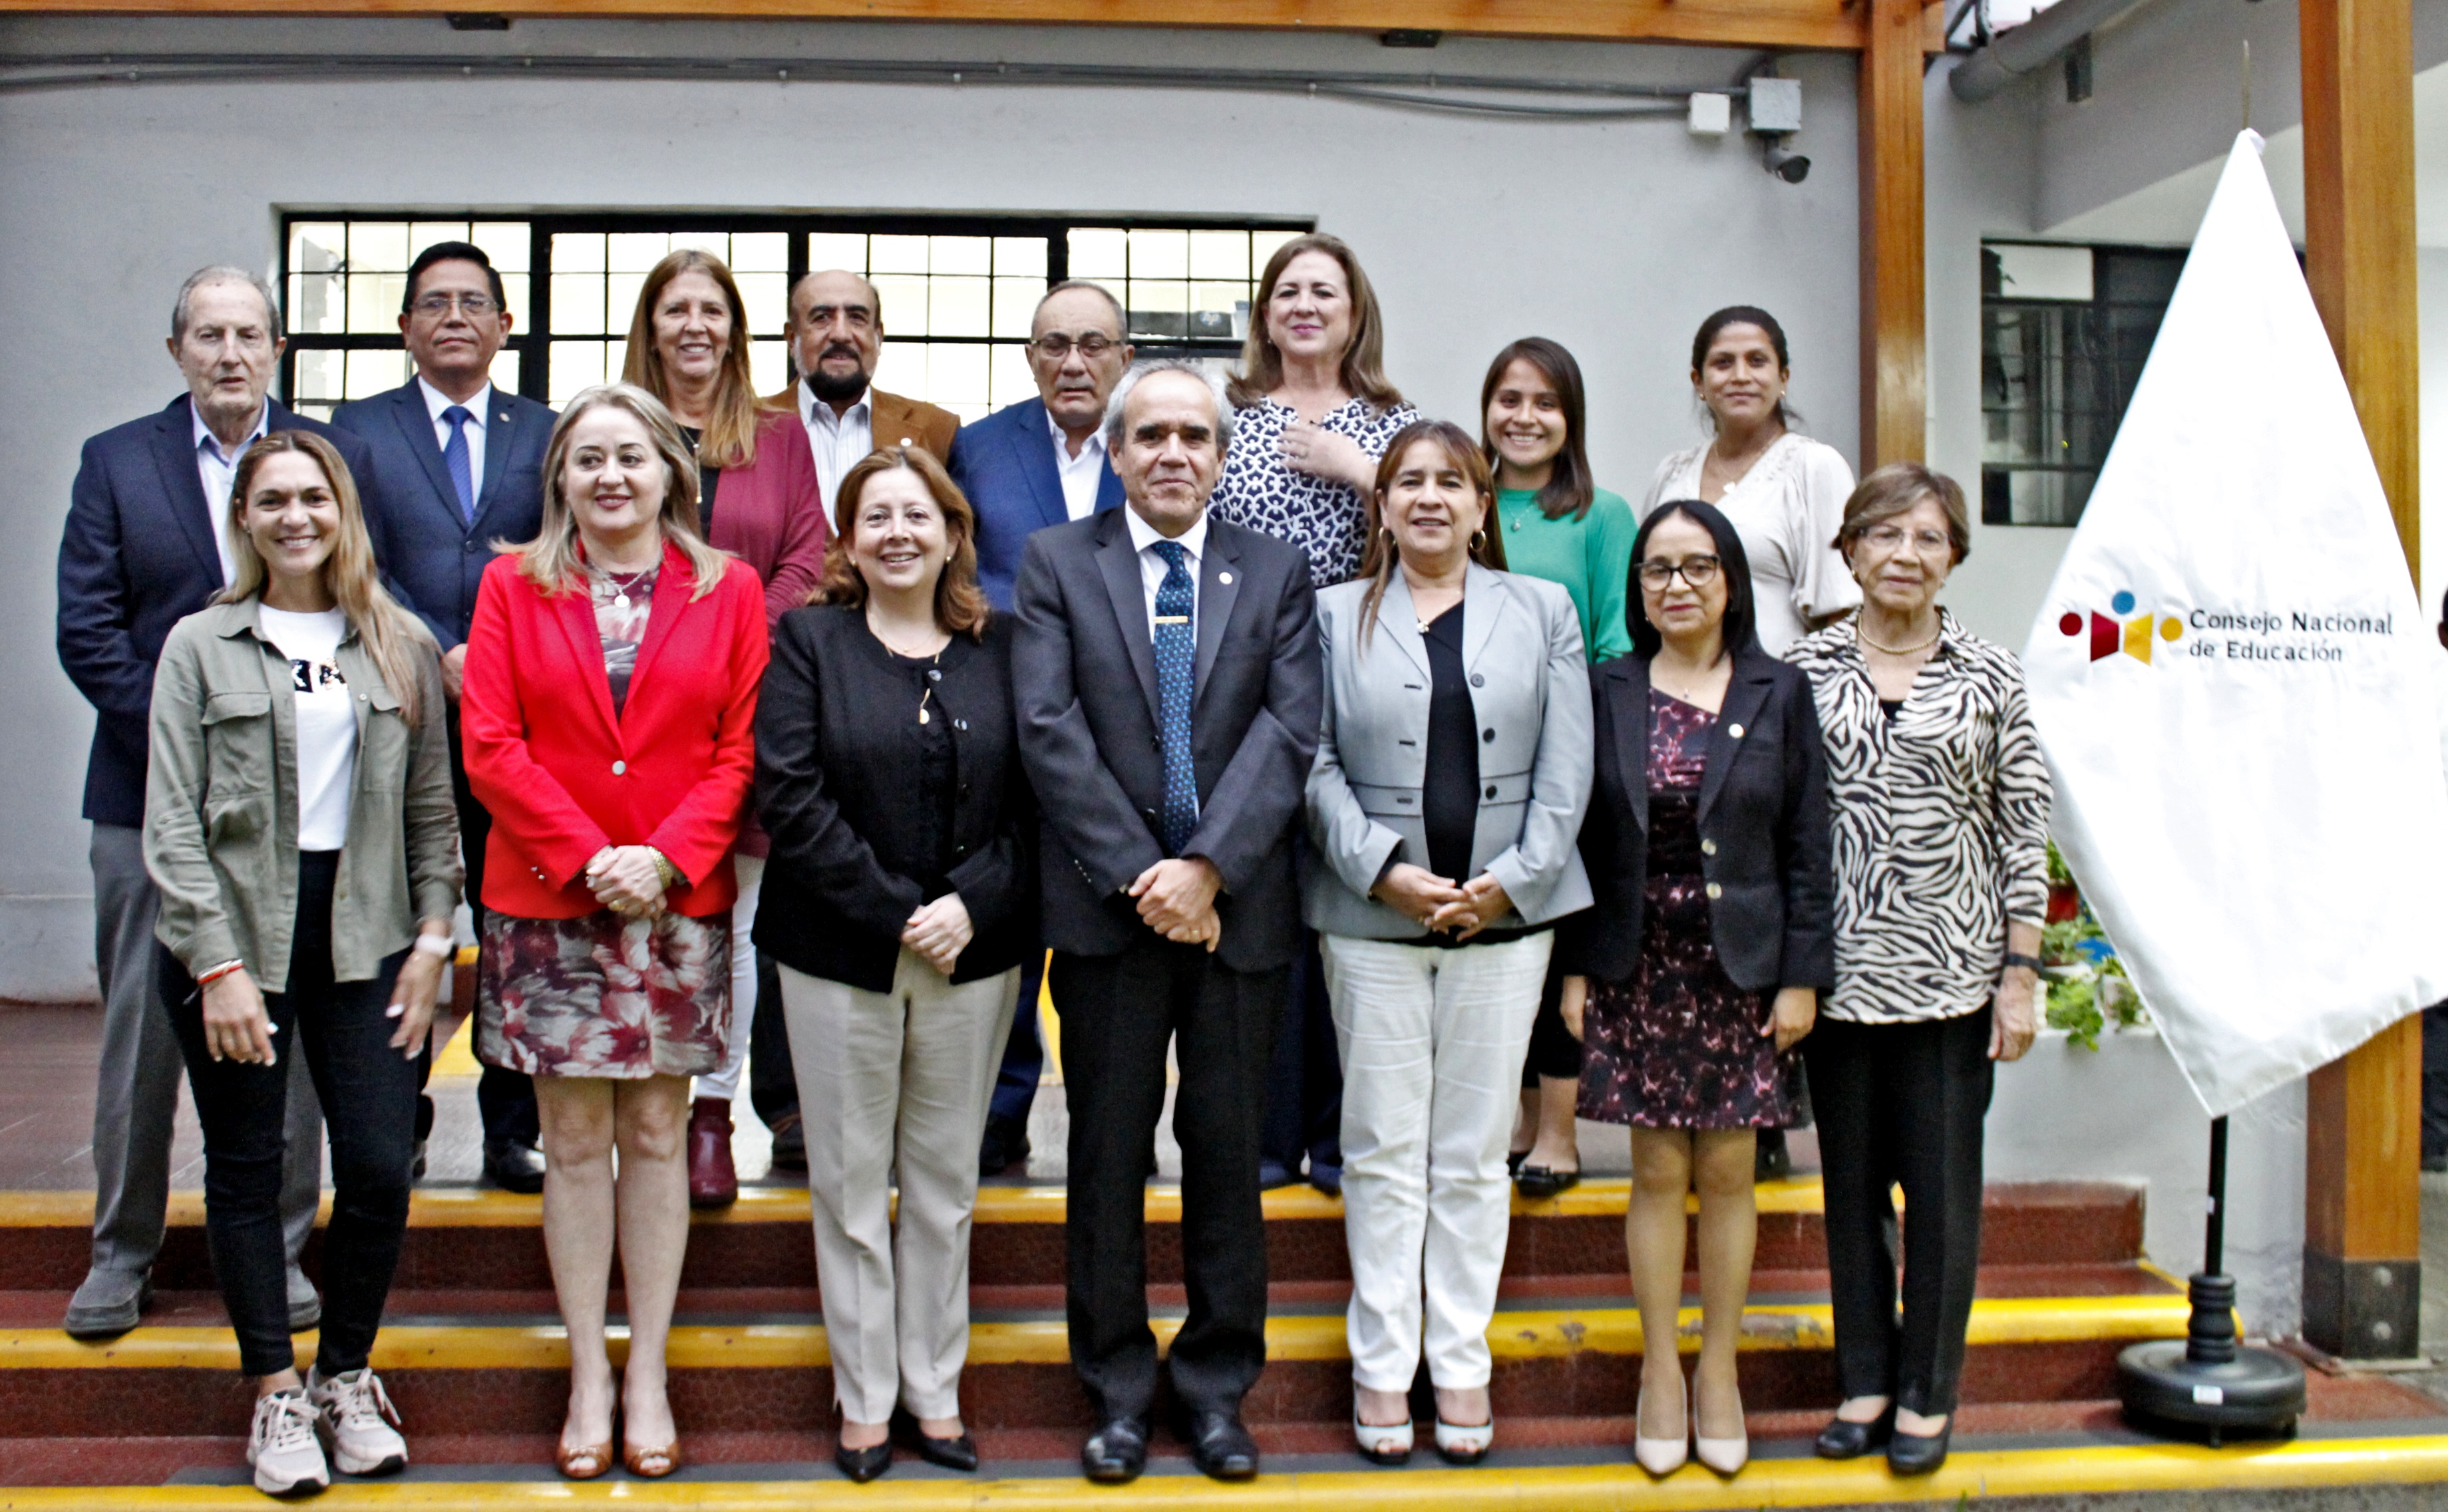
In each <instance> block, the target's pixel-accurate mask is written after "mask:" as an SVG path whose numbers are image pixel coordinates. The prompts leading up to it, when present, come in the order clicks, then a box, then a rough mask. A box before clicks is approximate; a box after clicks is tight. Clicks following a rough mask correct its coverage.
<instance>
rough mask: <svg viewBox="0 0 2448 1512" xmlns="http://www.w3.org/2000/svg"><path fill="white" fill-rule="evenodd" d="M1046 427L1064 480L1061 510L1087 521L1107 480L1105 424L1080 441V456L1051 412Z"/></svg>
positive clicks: (1200, 526) (1202, 529)
mask: <svg viewBox="0 0 2448 1512" xmlns="http://www.w3.org/2000/svg"><path fill="white" fill-rule="evenodd" d="M1045 428H1046V429H1047V430H1049V431H1051V432H1053V434H1054V470H1055V472H1057V473H1058V474H1060V475H1061V479H1062V512H1063V513H1064V514H1066V515H1069V516H1070V517H1071V518H1072V519H1074V520H1085V519H1087V518H1088V517H1089V516H1090V515H1093V514H1095V513H1096V512H1097V489H1098V487H1099V486H1100V484H1102V483H1103V482H1104V481H1105V427H1104V426H1102V425H1099V426H1098V427H1097V428H1096V429H1094V430H1092V431H1090V432H1089V433H1088V439H1087V440H1086V441H1084V442H1081V444H1080V455H1079V456H1077V457H1074V456H1072V455H1071V438H1070V436H1069V435H1068V434H1067V433H1065V432H1064V430H1063V429H1062V427H1061V425H1057V424H1055V420H1054V416H1053V414H1052V413H1051V412H1049V413H1048V414H1047V415H1046V417H1045ZM1198 529H1199V532H1200V534H1201V535H1202V536H1204V534H1205V533H1206V530H1207V520H1206V517H1205V516H1203V515H1202V516H1200V517H1199V522H1198Z"/></svg>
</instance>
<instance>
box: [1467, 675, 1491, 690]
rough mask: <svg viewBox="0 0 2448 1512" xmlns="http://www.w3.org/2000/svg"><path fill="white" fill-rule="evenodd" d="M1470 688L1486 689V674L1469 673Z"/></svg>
mask: <svg viewBox="0 0 2448 1512" xmlns="http://www.w3.org/2000/svg"><path fill="white" fill-rule="evenodd" d="M1470 686H1472V687H1473V688H1484V687H1486V686H1487V676H1486V674H1485V673H1483V672H1473V673H1471V674H1470Z"/></svg>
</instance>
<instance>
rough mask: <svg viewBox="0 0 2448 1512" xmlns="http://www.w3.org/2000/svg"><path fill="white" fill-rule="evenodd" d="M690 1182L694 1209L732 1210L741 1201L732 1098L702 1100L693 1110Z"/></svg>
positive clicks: (690, 1137) (690, 1120)
mask: <svg viewBox="0 0 2448 1512" xmlns="http://www.w3.org/2000/svg"><path fill="white" fill-rule="evenodd" d="M688 1181H689V1206H691V1207H729V1206H730V1205H731V1204H732V1203H734V1202H736V1201H738V1200H739V1172H738V1171H737V1170H736V1168H735V1167H734V1166H733V1165H732V1163H731V1102H730V1100H729V1099H728V1098H721V1097H700V1098H698V1100H697V1101H696V1102H695V1103H694V1104H691V1105H690V1106H689V1127H688Z"/></svg>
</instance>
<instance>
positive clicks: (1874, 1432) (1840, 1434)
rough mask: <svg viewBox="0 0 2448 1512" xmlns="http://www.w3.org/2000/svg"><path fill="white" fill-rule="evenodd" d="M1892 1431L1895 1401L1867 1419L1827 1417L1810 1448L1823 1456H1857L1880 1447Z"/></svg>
mask: <svg viewBox="0 0 2448 1512" xmlns="http://www.w3.org/2000/svg"><path fill="white" fill-rule="evenodd" d="M1895 1431H1896V1405H1895V1404H1894V1403H1893V1402H1890V1403H1888V1404H1887V1409H1886V1410H1885V1411H1884V1412H1882V1413H1880V1414H1879V1415H1878V1416H1877V1417H1874V1418H1872V1419H1871V1420H1870V1421H1869V1422H1867V1423H1848V1422H1846V1420H1845V1419H1843V1418H1830V1419H1828V1420H1827V1426H1826V1427H1824V1428H1821V1429H1820V1430H1819V1437H1818V1438H1817V1439H1815V1440H1813V1441H1812V1442H1811V1445H1810V1452H1812V1453H1813V1454H1816V1455H1818V1456H1819V1457H1820V1458H1821V1459H1823V1460H1858V1459H1860V1458H1861V1457H1862V1456H1863V1455H1865V1454H1867V1453H1869V1452H1870V1451H1871V1450H1872V1449H1877V1448H1884V1447H1885V1446H1886V1443H1887V1441H1888V1440H1889V1439H1890V1438H1892V1437H1894V1435H1895Z"/></svg>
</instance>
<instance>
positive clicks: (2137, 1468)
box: [0, 1430, 2448, 1512]
mask: <svg viewBox="0 0 2448 1512" xmlns="http://www.w3.org/2000/svg"><path fill="white" fill-rule="evenodd" d="M1500 1431H1501V1430H1500ZM411 1442H413V1441H412V1440H411ZM1499 1442H1500V1443H1501V1439H1500V1441H1499ZM1499 1452H1501V1449H1500V1451H1499ZM2443 1481H2448V1436H2423V1437H2407V1438H2398V1439H2328V1440H2316V1441H2309V1442H2305V1441H2298V1442H2295V1443H2291V1444H2281V1445H2272V1446H2230V1447H2227V1448H2221V1449H2210V1448H2204V1447H2201V1446H2197V1445H2173V1444H2171V1445H2117V1446H2096V1447H2091V1448H2078V1449H2003V1450H1989V1451H1981V1450H1969V1449H1966V1450H1959V1451H1957V1452H1956V1453H1955V1454H1954V1455H1953V1456H1951V1457H1950V1458H1949V1459H1948V1460H1947V1462H1946V1465H1945V1467H1944V1468H1943V1469H1941V1470H1940V1471H1938V1473H1936V1474H1935V1475H1930V1476H1924V1477H1920V1478H1917V1479H1914V1480H1909V1481H1903V1480H1898V1479H1897V1478H1896V1477H1894V1476H1892V1475H1889V1474H1888V1473H1887V1470H1886V1466H1885V1465H1884V1462H1882V1461H1880V1460H1879V1459H1878V1458H1877V1457H1875V1456H1871V1457H1866V1458H1865V1459H1860V1460H1853V1461H1849V1462H1846V1463H1842V1464H1839V1463H1832V1462H1829V1461H1826V1460H1812V1459H1801V1460H1754V1461H1752V1462H1751V1464H1750V1466H1749V1467H1748V1468H1747V1469H1745V1470H1744V1471H1743V1473H1742V1474H1740V1475H1738V1476H1736V1477H1734V1478H1733V1479H1732V1480H1731V1481H1724V1480H1719V1479H1718V1478H1717V1477H1716V1476H1715V1475H1714V1474H1712V1473H1711V1472H1710V1471H1708V1470H1707V1469H1704V1468H1702V1467H1701V1466H1700V1465H1696V1464H1694V1465H1686V1466H1685V1467H1684V1468H1683V1469H1682V1470H1680V1471H1678V1472H1677V1473H1675V1474H1674V1475H1672V1476H1669V1477H1667V1478H1666V1479H1665V1480H1664V1481H1652V1480H1651V1479H1650V1478H1649V1477H1648V1476H1647V1475H1645V1474H1643V1473H1642V1472H1641V1471H1640V1470H1638V1469H1636V1468H1635V1467H1634V1466H1633V1465H1569V1466H1565V1465H1558V1466H1542V1467H1523V1468H1520V1469H1508V1468H1504V1467H1502V1466H1501V1465H1491V1466H1487V1467H1484V1468H1481V1469H1476V1470H1448V1469H1431V1468H1425V1467H1422V1468H1418V1469H1411V1470H1405V1471H1401V1472H1399V1473H1396V1474H1393V1475H1390V1476H1389V1475H1388V1474H1387V1473H1386V1472H1383V1471H1366V1470H1351V1471H1332V1470H1329V1471H1305V1472H1302V1473H1299V1474H1293V1475H1282V1474H1277V1475H1263V1476H1260V1477H1259V1478H1258V1479H1257V1480H1255V1481H1253V1482H1250V1483H1248V1484H1242V1485H1222V1484H1217V1483H1215V1482H1213V1481H1209V1480H1207V1479H1205V1478H1204V1477H1201V1476H1195V1475H1164V1476H1149V1477H1146V1478H1144V1479H1142V1480H1139V1481H1137V1482H1134V1483H1132V1484H1129V1485H1124V1486H1091V1485H1089V1484H1086V1483H1085V1482H1082V1481H1078V1480H1073V1479H1069V1478H1067V1477H1049V1478H1046V1479H1043V1480H1027V1481H995V1480H979V1481H966V1482H944V1481H897V1480H893V1479H889V1478H888V1479H886V1480H883V1481H878V1482H876V1483H874V1484H870V1485H851V1484H848V1483H846V1482H843V1481H839V1480H834V1479H830V1478H828V1479H821V1480H816V1481H812V1482H811V1481H801V1482H791V1481H767V1482H721V1481H690V1482H686V1483H681V1484H674V1483H671V1482H636V1481H624V1480H607V1481H598V1482H591V1483H587V1484H565V1483H562V1484H555V1483H545V1482H532V1481H530V1482H489V1483H470V1484H449V1483H442V1482H413V1483H392V1484H384V1483H381V1482H364V1481H354V1482H353V1481H348V1480H341V1481H339V1482H338V1483H337V1484H335V1485H334V1486H333V1487H332V1489H331V1490H329V1491H327V1492H325V1493H324V1494H323V1495H321V1496H319V1497H317V1498H316V1501H315V1505H316V1506H317V1507H321V1508H351V1507H383V1508H392V1507H396V1508H406V1509H419V1512H426V1509H434V1512H438V1509H441V1508H446V1507H464V1508H469V1509H492V1508H507V1509H516V1508H527V1507H534V1508H547V1507H548V1508H563V1507H573V1506H607V1507H609V1506H675V1507H679V1506H685V1507H688V1508H691V1509H693V1512H786V1509H788V1512H799V1509H803V1508H807V1507H811V1506H815V1507H825V1506H832V1505H841V1506H851V1505H857V1506H865V1507H891V1508H893V1509H895V1512H983V1509H985V1508H988V1507H994V1508H1009V1507H1019V1508H1029V1509H1035V1508H1056V1507H1073V1506H1087V1505H1093V1506H1098V1507H1102V1508H1106V1509H1109V1512H1138V1509H1148V1512H1157V1509H1171V1508H1177V1507H1185V1506H1195V1507H1224V1506H1232V1507H1236V1508H1250V1509H1257V1508H1266V1507H1282V1508H1286V1509H1291V1508H1294V1507H1297V1508H1299V1509H1300V1512H1319V1509H1328V1512H1345V1509H1348V1512H1382V1509H1383V1508H1384V1507H1385V1505H1386V1504H1387V1500H1388V1499H1389V1498H1399V1499H1400V1500H1401V1503H1402V1504H1403V1507H1404V1509H1405V1512H1447V1509H1451V1512H1478V1509H1482V1508H1485V1507H1490V1506H1500V1505H1501V1506H1506V1507H1512V1508H1517V1509H1521V1512H1576V1509H1580V1508H1592V1509H1597V1508H1607V1509H1615V1508H1620V1507H1625V1506H1637V1507H1639V1508H1641V1509H1642V1512H1717V1509H1724V1512H1736V1509H1742V1512H1748V1509H1750V1508H1755V1507H1763V1506H1838V1505H1846V1504H1861V1503H1881V1504H1888V1505H1902V1504H1908V1503H1920V1504H1923V1505H1949V1506H1953V1505H1960V1504H1961V1503H1962V1500H1963V1499H1964V1498H1967V1497H1969V1498H1979V1499H1985V1498H1988V1497H2005V1496H2083V1495H2096V1494H2102V1493H2115V1492H2127V1493H2131V1492H2150V1491H2162V1492H2165V1491H2229V1492H2249V1491H2281V1490H2302V1489H2309V1488H2313V1487H2321V1486H2345V1485H2391V1484H2394V1485H2412V1484H2436V1483H2439V1482H2443ZM105 1504H106V1505H109V1506H112V1507H124V1508H130V1509H136V1508H143V1509H152V1508H160V1509H163V1512H261V1509H262V1508H263V1507H264V1506H265V1505H266V1503H265V1502H264V1499H263V1497H262V1496H261V1495H260V1494H259V1493H258V1492H256V1491H255V1490H253V1489H252V1488H250V1487H246V1486H209V1485H179V1486H109V1487H100V1486H59V1487H49V1486H46V1487H34V1488H18V1487H10V1488H0V1512H15V1509H24V1512H67V1509H72V1508H73V1509H78V1512H82V1509H85V1508H89V1507H93V1506H97V1505H105Z"/></svg>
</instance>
